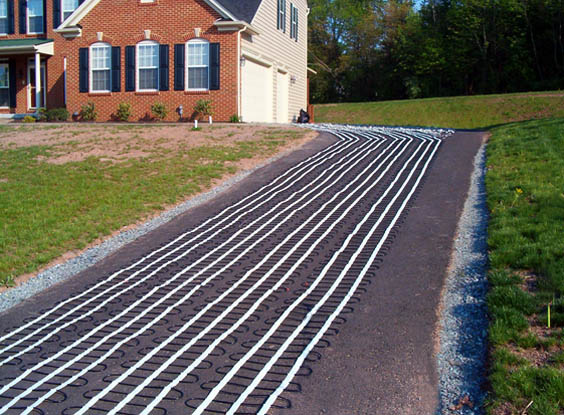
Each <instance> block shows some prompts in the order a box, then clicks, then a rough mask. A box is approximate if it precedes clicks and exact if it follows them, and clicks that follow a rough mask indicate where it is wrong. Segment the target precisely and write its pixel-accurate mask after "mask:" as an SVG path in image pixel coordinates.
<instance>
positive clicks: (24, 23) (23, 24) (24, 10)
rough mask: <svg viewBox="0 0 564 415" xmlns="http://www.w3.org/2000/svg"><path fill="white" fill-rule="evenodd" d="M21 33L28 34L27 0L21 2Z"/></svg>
mask: <svg viewBox="0 0 564 415" xmlns="http://www.w3.org/2000/svg"><path fill="white" fill-rule="evenodd" d="M20 33H27V0H20Z"/></svg>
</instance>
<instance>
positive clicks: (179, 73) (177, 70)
mask: <svg viewBox="0 0 564 415" xmlns="http://www.w3.org/2000/svg"><path fill="white" fill-rule="evenodd" d="M185 56H186V45H185V44H184V43H181V44H178V45H174V90H175V91H184V76H185V73H184V62H185Z"/></svg>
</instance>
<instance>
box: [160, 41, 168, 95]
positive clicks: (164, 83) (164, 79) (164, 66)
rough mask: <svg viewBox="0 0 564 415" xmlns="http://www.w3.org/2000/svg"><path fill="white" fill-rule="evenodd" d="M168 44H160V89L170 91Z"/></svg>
mask: <svg viewBox="0 0 564 415" xmlns="http://www.w3.org/2000/svg"><path fill="white" fill-rule="evenodd" d="M168 60H169V59H168V45H160V46H159V91H168V88H169V82H168Z"/></svg>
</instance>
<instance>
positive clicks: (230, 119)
mask: <svg viewBox="0 0 564 415" xmlns="http://www.w3.org/2000/svg"><path fill="white" fill-rule="evenodd" d="M229 122H233V123H238V122H240V120H239V116H238V115H237V114H233V115H232V116H231V118H229Z"/></svg>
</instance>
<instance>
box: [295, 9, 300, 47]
mask: <svg viewBox="0 0 564 415" xmlns="http://www.w3.org/2000/svg"><path fill="white" fill-rule="evenodd" d="M294 13H296V28H295V29H294V37H295V38H296V42H297V41H298V33H299V22H298V14H299V12H298V8H297V7H294Z"/></svg>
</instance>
